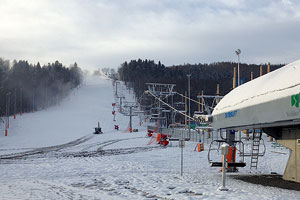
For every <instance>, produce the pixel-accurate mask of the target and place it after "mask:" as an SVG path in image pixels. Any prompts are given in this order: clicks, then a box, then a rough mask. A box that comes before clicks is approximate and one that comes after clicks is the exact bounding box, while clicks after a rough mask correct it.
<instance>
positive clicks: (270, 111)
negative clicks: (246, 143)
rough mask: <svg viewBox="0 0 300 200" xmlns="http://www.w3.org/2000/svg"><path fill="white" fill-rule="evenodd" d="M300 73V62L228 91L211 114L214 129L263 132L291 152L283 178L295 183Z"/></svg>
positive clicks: (298, 175) (298, 178)
mask: <svg viewBox="0 0 300 200" xmlns="http://www.w3.org/2000/svg"><path fill="white" fill-rule="evenodd" d="M299 74H300V60H298V61H296V62H293V63H290V64H288V65H286V66H284V67H282V68H279V69H277V70H275V71H273V72H270V73H267V74H265V75H263V76H260V77H258V78H256V79H254V80H252V81H249V82H247V83H245V84H243V85H240V86H238V87H236V88H235V89H233V90H232V91H231V92H229V93H228V94H227V95H226V96H224V97H223V98H222V100H221V101H220V102H219V103H218V104H217V106H216V107H215V109H214V111H213V113H212V121H213V122H212V126H213V127H214V129H219V130H222V129H223V130H235V131H237V130H243V129H261V130H263V132H265V133H267V134H268V135H269V136H271V137H273V138H275V139H276V140H277V142H278V143H280V144H282V145H283V146H285V147H287V148H288V149H290V156H289V160H288V163H287V166H286V169H285V172H284V175H283V179H285V180H290V181H295V182H300V159H299V156H297V155H300V126H299V125H300V108H299V104H300V101H299V100H300V79H299ZM297 157H298V159H297Z"/></svg>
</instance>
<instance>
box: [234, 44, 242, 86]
mask: <svg viewBox="0 0 300 200" xmlns="http://www.w3.org/2000/svg"><path fill="white" fill-rule="evenodd" d="M235 53H236V55H237V56H238V86H239V85H240V54H241V50H240V49H237V50H236V51H235Z"/></svg>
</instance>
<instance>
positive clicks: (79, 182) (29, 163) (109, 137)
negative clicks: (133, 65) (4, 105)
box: [0, 76, 300, 200]
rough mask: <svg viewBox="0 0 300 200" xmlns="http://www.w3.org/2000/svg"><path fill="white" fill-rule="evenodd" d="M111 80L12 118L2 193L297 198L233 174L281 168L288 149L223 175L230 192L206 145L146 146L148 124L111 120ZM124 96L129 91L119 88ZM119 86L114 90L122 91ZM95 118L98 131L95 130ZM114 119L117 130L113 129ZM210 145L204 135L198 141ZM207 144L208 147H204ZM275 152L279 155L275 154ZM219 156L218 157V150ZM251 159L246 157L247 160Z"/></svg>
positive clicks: (4, 145)
mask: <svg viewBox="0 0 300 200" xmlns="http://www.w3.org/2000/svg"><path fill="white" fill-rule="evenodd" d="M113 89H114V88H113V86H112V83H111V81H110V80H109V79H107V78H105V77H99V76H98V77H87V79H86V81H85V84H84V85H83V86H82V87H81V88H80V89H78V90H74V91H73V92H72V94H70V96H69V97H68V98H67V99H65V100H64V101H63V102H62V103H60V105H57V106H55V107H51V108H48V109H47V110H43V111H38V112H35V113H26V114H23V116H21V117H20V116H17V119H15V120H13V119H11V120H10V125H11V127H10V128H9V130H8V136H7V137H5V136H4V129H3V127H2V128H1V130H0V131H1V132H3V134H0V158H1V160H0V179H1V187H0V199H31V200H32V199H105V200H106V199H117V200H118V199H297V198H298V197H299V195H300V192H298V191H293V190H283V189H278V188H272V187H263V186H260V185H254V184H250V183H245V182H243V181H239V180H236V179H233V178H232V176H237V175H239V174H249V173H252V174H260V173H261V174H270V173H271V172H276V173H279V174H283V172H284V167H285V164H286V162H287V159H288V150H286V149H284V148H279V147H277V148H274V147H271V143H270V142H266V145H267V153H266V155H265V156H264V157H263V158H261V157H260V158H259V163H258V169H257V170H250V169H249V166H247V167H246V168H243V169H240V170H239V172H238V173H234V174H229V175H228V178H227V186H228V188H229V191H228V192H221V191H219V190H218V188H219V186H220V183H221V173H220V169H219V168H211V167H209V164H208V162H207V148H205V149H206V150H205V151H204V152H201V153H199V152H195V151H194V148H195V145H196V143H194V142H187V143H186V147H185V148H184V175H183V176H180V148H179V147H178V143H177V142H172V144H171V145H170V146H169V147H167V148H162V147H160V146H158V145H156V144H151V145H147V143H148V142H149V140H150V139H149V138H148V137H145V136H146V125H147V124H145V123H144V124H143V126H141V127H140V126H139V122H140V119H139V117H134V120H133V121H134V128H138V129H139V132H136V133H129V132H128V131H127V129H128V122H129V118H128V117H125V116H123V115H121V114H119V113H117V116H116V121H115V122H114V121H113V116H112V113H111V112H112V105H111V104H112V103H113V102H114V96H113V93H114V92H113ZM120 91H123V94H124V95H126V100H127V101H132V99H133V96H132V95H133V94H132V93H131V94H129V93H128V91H127V90H126V89H125V87H124V86H122V90H121V88H120ZM120 91H119V92H120ZM98 121H99V122H100V125H101V127H102V131H103V132H104V134H101V135H94V134H93V131H94V127H96V126H97V122H98ZM115 124H118V125H119V127H120V130H119V131H116V130H114V125H115ZM264 138H265V140H267V138H266V137H265V136H264ZM204 142H205V143H208V142H209V141H204ZM207 146H208V145H206V147H207ZM274 152H277V153H274ZM216 158H217V159H221V158H220V156H216ZM246 161H247V164H248V165H249V160H246Z"/></svg>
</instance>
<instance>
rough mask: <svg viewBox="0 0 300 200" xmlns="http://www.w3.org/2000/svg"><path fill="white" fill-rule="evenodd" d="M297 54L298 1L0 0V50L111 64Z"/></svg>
mask: <svg viewBox="0 0 300 200" xmlns="http://www.w3.org/2000/svg"><path fill="white" fill-rule="evenodd" d="M238 48H240V49H241V51H242V53H241V62H245V63H257V64H260V63H266V62H271V63H288V62H292V61H294V60H297V59H300V54H299V52H300V1H299V0H215V1H214V0H0V57H2V58H5V59H10V60H13V59H17V60H19V59H24V60H28V61H30V62H32V63H36V62H38V61H39V62H40V63H42V64H45V63H48V62H53V61H55V60H59V61H60V62H63V64H65V65H66V66H68V65H70V64H71V63H74V62H77V63H78V65H79V66H80V67H82V68H86V69H88V68H89V69H91V68H102V67H114V68H117V67H119V66H120V64H121V63H123V62H124V61H130V60H132V59H138V58H142V59H146V58H147V59H151V60H155V61H158V60H160V61H161V62H162V63H164V64H165V65H167V66H169V65H174V64H183V63H199V62H201V63H211V62H217V61H234V62H236V61H237V56H236V55H235V50H236V49H238Z"/></svg>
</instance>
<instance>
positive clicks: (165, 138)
mask: <svg viewBox="0 0 300 200" xmlns="http://www.w3.org/2000/svg"><path fill="white" fill-rule="evenodd" d="M168 139H169V137H168V136H167V135H166V134H163V133H162V134H161V136H160V141H159V144H160V145H162V146H167V145H168V144H169V141H168Z"/></svg>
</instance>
